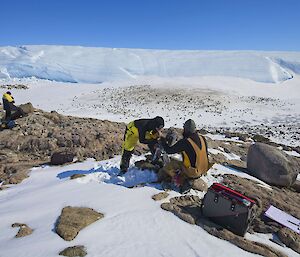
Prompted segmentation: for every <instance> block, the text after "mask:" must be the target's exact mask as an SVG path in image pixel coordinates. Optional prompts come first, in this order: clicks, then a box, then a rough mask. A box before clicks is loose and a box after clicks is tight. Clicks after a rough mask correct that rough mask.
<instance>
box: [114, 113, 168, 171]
mask: <svg viewBox="0 0 300 257" xmlns="http://www.w3.org/2000/svg"><path fill="white" fill-rule="evenodd" d="M164 125H165V122H164V119H163V118H162V117H160V116H157V117H155V118H153V119H138V120H134V121H132V122H130V123H129V124H128V125H127V127H126V130H125V134H124V142H123V145H122V159H121V163H120V170H121V173H120V174H124V173H126V172H127V170H128V167H129V163H130V159H131V156H132V153H133V151H134V148H135V146H136V144H137V143H138V142H140V143H142V144H147V145H148V146H149V149H150V151H151V153H152V154H153V153H154V151H155V145H156V144H157V142H158V141H157V140H158V139H159V137H160V133H161V130H162V128H163V127H164Z"/></svg>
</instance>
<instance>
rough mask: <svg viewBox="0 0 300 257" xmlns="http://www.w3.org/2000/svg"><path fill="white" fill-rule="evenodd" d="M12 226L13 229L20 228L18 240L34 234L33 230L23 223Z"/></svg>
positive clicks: (17, 235)
mask: <svg viewBox="0 0 300 257" xmlns="http://www.w3.org/2000/svg"><path fill="white" fill-rule="evenodd" d="M11 226H12V227H13V228H16V227H19V231H18V233H17V234H16V236H15V237H16V238H19V237H25V236H28V235H30V234H32V232H33V229H31V228H30V227H29V226H28V225H26V224H23V223H14V224H12V225H11Z"/></svg>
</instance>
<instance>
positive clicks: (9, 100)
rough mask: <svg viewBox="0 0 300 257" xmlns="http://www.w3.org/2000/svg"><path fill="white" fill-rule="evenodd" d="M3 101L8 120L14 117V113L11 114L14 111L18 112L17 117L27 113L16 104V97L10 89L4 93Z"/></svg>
mask: <svg viewBox="0 0 300 257" xmlns="http://www.w3.org/2000/svg"><path fill="white" fill-rule="evenodd" d="M2 101H3V109H4V110H5V120H6V121H10V120H11V119H12V114H11V112H12V111H16V112H17V115H15V116H16V117H20V116H24V115H25V113H24V112H23V110H22V109H21V108H19V107H17V106H15V105H14V103H15V99H14V98H13V96H12V95H11V92H10V91H7V92H6V93H4V94H3V97H2Z"/></svg>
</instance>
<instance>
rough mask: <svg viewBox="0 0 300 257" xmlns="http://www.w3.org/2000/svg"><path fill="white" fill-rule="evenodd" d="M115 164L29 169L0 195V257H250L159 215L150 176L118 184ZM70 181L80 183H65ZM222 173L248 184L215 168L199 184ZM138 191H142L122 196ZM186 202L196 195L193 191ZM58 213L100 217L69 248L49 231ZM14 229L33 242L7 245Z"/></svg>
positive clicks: (132, 173)
mask: <svg viewBox="0 0 300 257" xmlns="http://www.w3.org/2000/svg"><path fill="white" fill-rule="evenodd" d="M140 158H143V157H136V156H135V157H134V158H133V160H138V159H140ZM119 161H120V156H116V157H114V158H113V159H110V160H106V161H101V162H96V161H94V160H92V159H89V160H87V161H85V162H83V163H74V164H71V165H68V166H63V167H49V166H44V167H39V168H34V169H33V170H32V172H31V176H30V178H29V179H27V180H25V181H23V182H22V183H21V184H20V185H15V186H11V187H10V188H8V189H6V190H4V191H0V206H1V208H0V217H1V222H0V231H1V233H0V256H1V257H19V256H22V257H27V256H28V257H31V256H36V257H50V256H57V254H58V252H60V251H61V250H63V249H64V248H66V247H69V246H73V245H84V246H86V248H87V251H88V256H94V257H96V256H113V257H116V256H122V257H124V256H128V257H134V256H137V257H139V256H149V257H153V256H170V257H171V256H174V257H175V256H176V257H177V256H178V257H179V256H191V257H192V256H195V257H196V256H203V257H204V256H205V257H207V256H232V257H234V256H254V255H253V254H250V253H248V252H245V251H243V250H241V249H240V248H238V247H236V246H234V245H232V244H230V243H228V242H226V241H223V240H220V239H218V238H215V237H213V236H211V235H209V234H208V233H207V232H205V231H204V230H203V229H202V228H201V227H199V226H195V225H190V224H188V223H186V222H184V221H182V220H180V219H178V218H177V217H176V216H175V215H173V214H171V213H169V212H166V211H164V210H162V209H161V208H160V204H161V203H162V201H159V202H155V201H153V200H152V199H151V196H152V195H154V194H156V193H158V192H161V189H160V186H159V185H158V184H156V183H154V181H155V179H156V175H155V174H154V173H153V172H151V171H140V170H136V169H135V168H131V169H130V170H129V171H128V174H126V175H125V176H123V177H118V176H117V172H118V168H117V167H118V163H119ZM75 173H76V174H86V176H85V177H83V178H78V179H75V180H70V179H69V177H70V176H71V175H72V174H75ZM226 173H230V174H235V175H239V176H243V177H247V178H251V177H250V176H249V175H247V174H244V173H242V172H239V171H236V170H233V169H229V168H226V167H224V166H221V165H215V166H213V168H212V169H211V170H210V171H209V173H208V175H207V176H206V177H204V180H205V181H206V182H207V183H208V184H209V185H210V184H211V183H213V182H214V181H217V179H216V178H215V177H214V176H213V175H216V174H226ZM252 179H254V178H252ZM256 181H258V180H257V179H256ZM140 183H146V185H145V186H143V187H134V188H128V187H132V186H134V185H137V184H140ZM262 185H264V183H263V182H262ZM192 194H197V193H196V191H192ZM176 195H178V193H177V192H174V191H172V192H171V194H170V196H169V198H170V197H173V196H176ZM198 195H199V194H198ZM199 196H200V197H201V194H200V195H199ZM202 196H203V195H202ZM163 201H166V200H163ZM65 206H79V207H90V208H93V209H95V210H97V211H99V212H101V213H104V215H105V216H104V218H103V219H101V220H99V221H97V222H95V223H93V224H92V225H90V226H88V227H86V228H85V229H83V230H82V231H80V232H79V235H78V236H77V237H76V238H75V239H74V240H73V241H72V242H67V241H64V240H63V239H62V238H60V237H59V236H58V235H57V234H56V233H55V232H54V231H53V229H54V224H55V222H56V219H57V218H58V216H59V215H60V213H61V210H62V208H63V207H65ZM15 222H21V223H26V224H27V225H29V226H30V227H31V228H33V229H34V232H33V234H31V235H29V236H27V237H24V238H14V236H15V234H16V232H17V230H16V229H15V228H12V227H11V224H13V223H15ZM246 237H247V238H248V239H250V240H254V241H260V242H263V243H267V244H269V245H271V246H272V247H274V248H277V249H280V250H281V251H282V252H284V253H286V254H287V255H288V256H298V254H297V253H295V252H293V251H292V250H290V249H288V248H282V247H280V246H278V245H276V244H274V243H272V242H271V241H269V239H270V238H271V235H263V236H262V235H259V234H253V235H250V234H247V235H246Z"/></svg>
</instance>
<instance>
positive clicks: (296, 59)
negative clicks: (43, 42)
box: [0, 46, 300, 83]
mask: <svg viewBox="0 0 300 257" xmlns="http://www.w3.org/2000/svg"><path fill="white" fill-rule="evenodd" d="M294 74H300V53H299V52H258V51H187V50H186V51H181V50H180V51H179V50H176V51H170V50H142V49H119V48H91V47H79V46H76V47H75V46H20V47H0V78H28V77H36V78H40V79H48V80H55V81H61V82H86V83H99V82H103V81H112V80H122V79H132V78H137V77H139V76H158V77H166V78H169V77H199V76H230V77H238V78H245V79H251V80H254V81H257V82H267V83H278V82H282V81H285V80H288V79H291V78H293V75H294Z"/></svg>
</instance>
